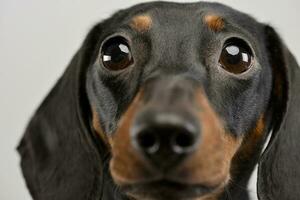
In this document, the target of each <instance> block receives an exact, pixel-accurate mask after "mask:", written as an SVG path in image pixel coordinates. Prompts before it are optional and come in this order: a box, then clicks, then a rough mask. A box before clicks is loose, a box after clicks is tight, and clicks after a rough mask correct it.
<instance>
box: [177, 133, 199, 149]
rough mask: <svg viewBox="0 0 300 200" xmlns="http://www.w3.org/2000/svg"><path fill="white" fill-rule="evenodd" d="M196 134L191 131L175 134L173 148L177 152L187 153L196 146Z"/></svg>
mask: <svg viewBox="0 0 300 200" xmlns="http://www.w3.org/2000/svg"><path fill="white" fill-rule="evenodd" d="M195 143H196V138H195V135H194V134H192V133H189V132H185V131H181V132H178V133H177V134H175V135H174V138H173V144H172V145H173V150H174V151H175V152H177V153H187V152H189V151H191V150H193V148H194V147H195Z"/></svg>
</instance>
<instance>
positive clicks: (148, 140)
mask: <svg viewBox="0 0 300 200" xmlns="http://www.w3.org/2000/svg"><path fill="white" fill-rule="evenodd" d="M136 139H137V143H138V146H139V148H141V149H143V150H144V151H146V152H148V153H151V154H153V153H155V152H157V151H158V149H159V145H160V144H159V139H158V137H157V136H156V134H155V133H154V132H153V131H150V130H144V131H142V132H140V133H139V134H138V135H137V138H136Z"/></svg>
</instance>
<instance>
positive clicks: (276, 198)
mask: <svg viewBox="0 0 300 200" xmlns="http://www.w3.org/2000/svg"><path fill="white" fill-rule="evenodd" d="M265 34H266V43H267V49H268V51H269V52H268V53H269V62H270V64H271V66H272V69H273V91H272V97H271V107H272V136H271V139H270V142H269V144H268V146H267V148H266V150H265V151H264V153H263V155H262V157H261V159H260V162H259V170H258V196H259V199H261V200H282V199H290V200H296V199H299V197H300V190H299V183H300V167H299V166H300V68H299V66H298V64H297V62H296V60H295V58H294V56H293V55H292V54H291V53H290V51H289V50H288V49H287V47H286V46H285V45H284V44H283V43H282V42H281V39H280V37H279V36H278V35H277V33H276V32H275V31H274V29H273V28H272V27H270V26H266V27H265Z"/></svg>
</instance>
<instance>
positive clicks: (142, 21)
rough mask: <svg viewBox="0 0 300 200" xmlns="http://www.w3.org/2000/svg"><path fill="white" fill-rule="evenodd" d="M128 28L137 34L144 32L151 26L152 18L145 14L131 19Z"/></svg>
mask: <svg viewBox="0 0 300 200" xmlns="http://www.w3.org/2000/svg"><path fill="white" fill-rule="evenodd" d="M130 26H131V28H133V29H135V30H137V31H138V32H142V33H143V32H146V31H148V30H149V29H150V28H151V26H152V18H151V17H150V16H149V15H146V14H145V15H138V16H135V17H133V18H132V20H131V23H130Z"/></svg>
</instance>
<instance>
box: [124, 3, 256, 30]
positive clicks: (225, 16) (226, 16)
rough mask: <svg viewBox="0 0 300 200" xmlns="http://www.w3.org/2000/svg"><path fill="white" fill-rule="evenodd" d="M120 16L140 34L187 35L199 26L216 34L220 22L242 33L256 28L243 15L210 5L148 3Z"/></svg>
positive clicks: (221, 6)
mask: <svg viewBox="0 0 300 200" xmlns="http://www.w3.org/2000/svg"><path fill="white" fill-rule="evenodd" d="M124 12H125V13H124V14H125V15H124V16H123V20H125V21H126V22H125V23H127V24H128V23H129V24H131V25H132V24H135V25H141V27H140V26H135V27H134V28H136V30H138V31H140V32H143V31H145V30H147V31H149V30H151V29H153V30H155V31H159V30H165V29H168V28H170V27H172V29H173V30H176V28H178V30H183V29H184V30H185V31H186V32H188V31H189V28H190V29H196V28H197V27H198V28H199V27H201V26H202V25H204V26H208V27H209V28H212V29H213V30H214V31H216V30H221V28H223V27H224V24H225V23H224V22H226V23H227V22H229V23H232V24H234V25H235V26H239V27H241V28H246V29H247V28H249V29H251V27H252V29H253V26H257V25H258V23H257V21H256V20H255V19H253V18H252V17H250V16H249V15H247V14H245V13H242V12H239V11H237V10H235V9H233V8H231V7H228V6H225V5H223V4H220V3H210V2H197V3H174V2H151V3H143V4H138V5H136V6H134V7H131V8H129V9H126V10H124ZM123 20H121V21H123ZM145 22H146V23H145ZM149 22H150V23H149ZM149 25H150V26H149ZM145 27H146V29H145ZM178 30H177V31H178Z"/></svg>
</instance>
